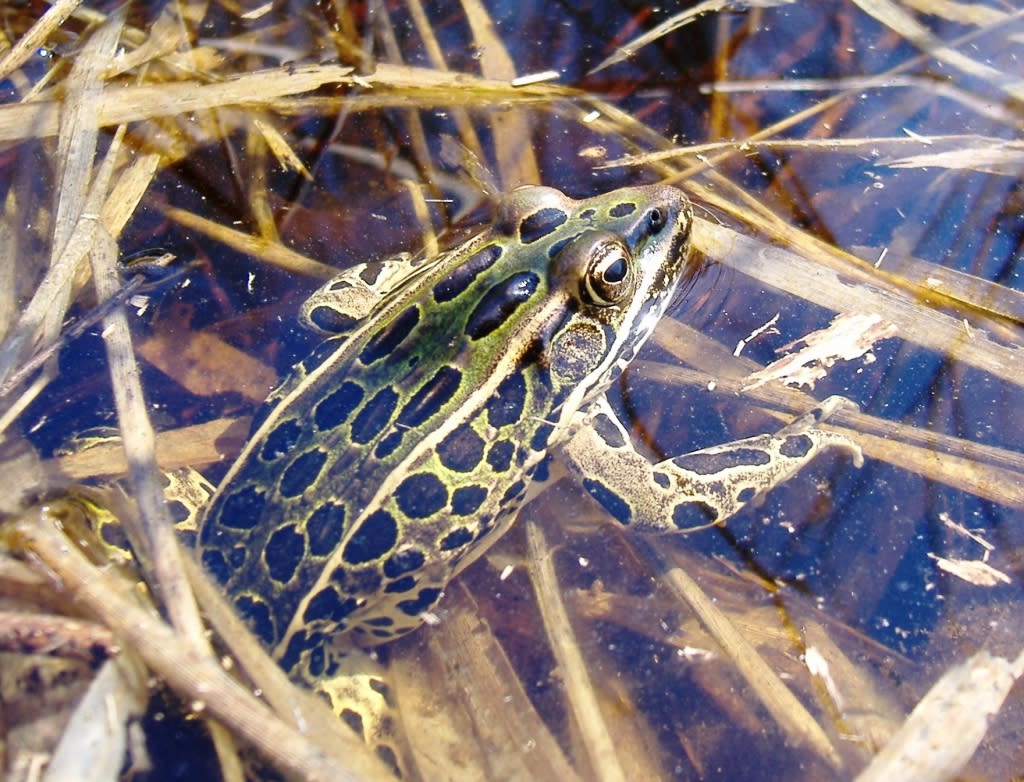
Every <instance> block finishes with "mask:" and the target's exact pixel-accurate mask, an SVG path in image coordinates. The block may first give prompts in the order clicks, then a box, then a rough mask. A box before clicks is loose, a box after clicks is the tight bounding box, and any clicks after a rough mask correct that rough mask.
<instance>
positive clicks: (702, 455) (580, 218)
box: [198, 186, 849, 683]
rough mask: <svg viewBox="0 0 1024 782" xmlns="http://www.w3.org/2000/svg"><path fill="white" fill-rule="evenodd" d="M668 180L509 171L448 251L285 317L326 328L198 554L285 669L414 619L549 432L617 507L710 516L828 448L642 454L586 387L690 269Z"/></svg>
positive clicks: (240, 469)
mask: <svg viewBox="0 0 1024 782" xmlns="http://www.w3.org/2000/svg"><path fill="white" fill-rule="evenodd" d="M691 222H692V210H691V206H690V203H689V201H688V200H687V198H686V197H685V196H684V195H683V193H682V192H681V191H679V190H677V189H675V188H672V187H665V186H650V187H638V188H630V189H622V190H616V191H613V192H610V193H608V194H605V195H600V196H597V197H594V198H589V199H585V200H580V201H576V200H572V199H570V198H568V197H567V196H565V195H563V194H562V193H561V192H559V191H557V190H554V189H551V188H548V187H525V188H521V189H518V190H515V191H513V192H512V193H510V194H509V195H508V196H506V197H505V198H504V200H503V201H502V202H501V204H500V206H499V208H498V210H497V214H496V217H495V219H494V222H493V224H492V225H491V227H490V228H489V229H488V230H487V231H485V232H484V233H483V234H481V235H479V236H477V237H476V238H473V239H471V240H470V241H468V242H466V243H465V244H462V245H461V246H459V247H457V248H455V249H454V250H451V251H449V252H446V253H443V254H440V255H437V256H435V257H430V258H427V259H424V260H420V261H414V260H412V259H410V258H409V257H406V256H400V257H398V258H394V259H391V260H388V261H384V262H378V263H372V264H364V265H362V266H359V267H356V268H354V269H351V270H349V271H347V272H345V273H343V274H342V275H340V276H339V277H337V278H336V279H335V280H333V281H331V282H330V283H328V284H327V285H326V286H324V287H323V288H322V289H321V290H319V291H318V292H316V293H315V294H314V295H313V296H312V298H311V299H310V300H309V301H308V302H307V303H306V304H305V306H304V308H303V313H302V316H303V320H304V321H305V322H306V324H307V325H309V326H310V327H312V328H315V329H318V330H320V331H322V332H324V333H325V334H327V335H328V338H327V339H326V340H325V341H324V342H323V344H322V345H321V347H320V348H319V349H318V350H316V351H315V353H314V355H312V356H311V357H310V358H309V359H307V360H306V361H305V362H303V363H302V364H301V365H299V366H298V367H296V369H295V371H294V373H293V374H292V376H291V377H290V378H289V379H288V380H287V381H285V383H284V384H283V385H282V386H281V387H280V388H279V389H278V390H277V391H275V392H274V393H273V394H272V396H271V398H270V399H269V400H268V402H267V404H266V406H265V408H264V410H263V412H262V413H261V414H260V415H258V416H257V418H256V421H255V422H254V424H253V430H252V435H251V438H250V439H249V441H248V444H247V445H246V447H245V448H244V450H243V451H242V453H241V455H240V456H239V458H238V460H237V462H236V463H235V465H234V466H233V467H232V469H231V470H230V471H229V472H228V474H227V475H226V477H225V478H224V480H223V482H222V483H221V486H220V488H219V489H218V491H217V493H216V495H215V497H214V499H213V501H212V503H211V505H210V507H209V510H208V512H207V514H206V516H205V519H204V520H203V522H202V525H201V528H200V533H199V542H198V546H199V551H200V554H201V559H202V562H203V564H204V565H205V567H206V568H207V569H208V570H209V572H210V573H212V574H213V575H214V576H215V577H216V578H217V579H218V580H219V581H220V582H221V583H222V584H223V586H224V587H225V589H226V591H227V593H228V595H229V596H230V598H231V599H232V601H233V603H234V605H235V606H236V608H237V609H238V611H239V612H240V613H241V615H242V616H243V617H245V618H246V619H247V620H248V622H249V624H250V625H251V627H252V628H253V629H254V631H255V632H256V634H257V635H258V636H259V637H260V638H262V640H263V641H264V642H265V643H266V645H267V646H268V647H269V648H270V649H271V650H272V653H273V654H274V656H275V657H276V659H277V660H278V661H279V662H280V664H281V665H282V667H283V668H284V669H285V670H287V671H288V672H290V673H291V674H292V675H293V676H294V677H295V678H298V679H301V680H303V681H307V682H312V683H317V682H323V681H325V680H326V679H328V678H330V677H331V676H332V675H333V674H334V673H335V671H336V670H337V655H336V653H335V649H336V648H337V645H336V643H335V641H336V639H337V638H338V636H339V635H340V634H342V633H348V634H349V637H350V638H352V639H353V640H355V642H356V644H357V645H366V644H373V643H380V642H384V641H388V640H390V639H392V638H395V637H396V636H399V635H401V634H403V633H406V632H408V631H410V630H412V629H414V628H415V627H417V626H418V625H419V624H420V623H421V621H422V617H423V615H424V614H425V612H427V611H428V610H429V609H430V608H431V607H432V606H433V605H434V604H435V603H436V602H437V600H438V599H439V598H440V597H441V594H442V591H443V590H444V588H445V585H446V584H447V583H448V582H449V581H450V580H451V579H452V578H453V577H454V576H455V575H456V574H457V573H458V572H459V571H460V570H462V569H463V568H465V567H466V566H467V565H468V564H470V563H471V562H473V561H474V560H475V559H477V558H478V557H480V556H481V554H483V553H484V552H485V551H486V550H487V549H488V547H489V546H490V545H491V544H493V543H494V542H495V541H496V540H497V539H498V538H500V537H501V535H502V533H503V532H505V531H506V530H507V529H508V527H509V525H510V524H511V523H512V521H513V520H514V518H515V516H516V512H517V509H518V508H519V507H520V505H521V504H522V502H523V500H524V498H525V497H526V496H527V492H528V489H529V487H530V485H531V482H538V481H542V480H543V479H544V478H545V476H546V473H547V460H548V458H549V455H550V454H552V453H553V452H554V451H555V450H558V451H560V452H561V453H562V455H563V456H564V461H565V462H566V463H567V464H568V465H569V466H570V467H571V468H574V469H575V470H576V471H577V472H578V473H579V475H580V477H581V480H582V483H583V485H584V486H585V487H586V489H587V490H588V491H589V492H590V493H591V494H592V495H593V496H594V497H595V498H596V499H597V500H598V501H599V502H600V503H601V504H602V505H603V506H604V507H605V508H607V509H608V510H609V511H610V513H611V515H612V516H613V517H614V518H615V519H617V520H618V522H620V523H622V524H624V525H627V526H631V527H635V528H637V529H641V530H646V531H653V532H660V531H673V530H678V529H688V528H691V527H693V526H699V525H705V524H708V523H717V522H721V521H722V520H723V519H725V518H726V517H728V516H729V515H730V514H732V513H733V512H735V511H736V509H738V508H739V507H741V506H742V505H743V504H744V503H745V502H746V501H748V500H749V499H750V498H752V497H753V496H754V495H755V494H757V493H759V492H761V491H763V490H765V489H767V488H769V487H770V486H771V485H774V484H775V483H777V482H779V481H780V480H782V479H784V478H785V477H787V476H788V475H790V474H792V473H793V472H795V471H796V470H797V469H799V467H800V466H801V465H803V464H804V463H805V462H806V461H808V460H809V459H810V458H812V457H813V456H814V455H815V454H816V453H817V452H819V451H820V450H821V449H823V448H827V447H830V446H832V445H841V446H843V447H849V444H848V441H845V440H842V439H841V438H838V437H837V436H835V435H830V434H827V433H825V432H822V431H820V430H816V429H813V428H807V427H805V428H802V429H800V430H799V431H785V430H784V432H782V433H780V434H778V435H771V436H768V435H765V436H761V437H760V438H751V439H749V440H746V441H742V442H740V443H738V444H732V445H729V446H720V447H719V448H717V449H708V450H706V451H702V452H699V453H696V454H691V455H689V456H686V457H680V458H676V459H670V460H667V461H664V462H661V463H659V464H652V463H651V462H650V461H649V460H647V459H646V458H645V457H642V456H641V455H640V454H638V453H637V452H636V451H635V450H634V449H633V448H632V446H631V445H630V441H629V436H628V434H627V430H626V429H625V428H624V427H623V425H622V424H621V423H620V422H619V420H618V418H617V417H616V414H615V412H614V411H613V410H612V408H611V407H610V406H609V405H608V404H607V403H606V401H605V400H604V392H605V390H606V389H607V388H608V386H609V384H610V383H612V381H613V380H615V378H616V377H618V376H619V374H621V373H622V371H623V370H624V369H625V368H626V366H627V365H628V364H629V362H630V361H631V360H632V359H633V357H634V356H635V355H636V353H637V351H638V350H639V349H640V347H641V345H643V343H644V341H645V340H646V339H647V338H648V337H649V336H650V334H651V332H652V331H653V329H654V328H655V326H656V324H657V323H658V320H659V318H661V316H662V315H663V313H664V312H665V310H666V308H667V307H668V306H669V304H670V302H671V301H672V299H673V296H674V295H675V294H676V293H677V290H678V288H679V286H680V283H681V282H682V281H683V280H685V279H686V278H687V276H688V275H690V274H691V273H692V272H693V271H694V268H695V264H694V262H693V261H691V260H690V253H689V237H690V229H691Z"/></svg>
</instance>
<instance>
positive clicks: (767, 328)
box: [732, 312, 779, 357]
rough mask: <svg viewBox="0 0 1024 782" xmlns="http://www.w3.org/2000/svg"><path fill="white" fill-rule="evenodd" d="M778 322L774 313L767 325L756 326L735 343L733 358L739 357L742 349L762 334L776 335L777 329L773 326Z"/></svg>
mask: <svg viewBox="0 0 1024 782" xmlns="http://www.w3.org/2000/svg"><path fill="white" fill-rule="evenodd" d="M778 322H779V313H777V312H776V313H775V317H774V318H772V319H771V320H769V321H768V322H767V323H764V324H763V325H761V326H758V327H757V328H756V329H754V330H753V331H751V332H750V333H749V334H748V335H747V336H746V337H744V338H743V339H741V340H740V341H739V342H737V343H736V348H735V349H734V350H733V352H732V354H733V355H734V356H736V357H739V355H740V353H742V352H743V348H745V347H746V346H747V345H749V344H750V343H751V342H753V341H754V340H755V339H757V338H758V337H760V336H761V335H762V334H765V333H768V334H778V333H779V330H778V329H777V328H775V325H776V324H777V323H778Z"/></svg>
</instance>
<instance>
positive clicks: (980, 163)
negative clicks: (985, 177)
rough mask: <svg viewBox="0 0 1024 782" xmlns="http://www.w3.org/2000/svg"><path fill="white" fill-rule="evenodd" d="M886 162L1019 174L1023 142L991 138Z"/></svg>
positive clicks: (900, 165)
mask: <svg viewBox="0 0 1024 782" xmlns="http://www.w3.org/2000/svg"><path fill="white" fill-rule="evenodd" d="M885 162H886V164H887V165H890V166H892V167H893V168H953V169H973V170H974V171H985V172H987V173H990V174H1001V175H1003V176H1014V177H1018V176H1020V175H1021V174H1022V173H1024V143H1022V142H1019V141H1002V142H997V141H990V142H989V143H987V144H979V145H975V146H969V147H966V148H964V149H950V150H946V151H944V152H932V153H929V154H920V155H909V156H907V157H901V158H896V159H895V160H888V161H885Z"/></svg>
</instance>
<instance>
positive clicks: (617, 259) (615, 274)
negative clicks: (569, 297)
mask: <svg viewBox="0 0 1024 782" xmlns="http://www.w3.org/2000/svg"><path fill="white" fill-rule="evenodd" d="M632 260H633V259H632V257H631V256H630V254H629V250H628V249H627V248H626V246H625V245H624V244H623V243H622V242H621V241H618V240H605V241H603V242H600V243H598V244H596V245H595V246H594V248H593V251H592V254H591V259H590V264H589V266H588V267H587V270H586V272H585V274H584V277H583V290H582V292H583V294H584V296H585V298H586V299H588V300H589V301H590V303H592V304H596V305H598V306H601V307H607V306H610V305H612V304H618V303H619V302H621V301H622V300H623V299H624V298H626V297H627V296H628V295H629V293H630V291H631V290H632V288H633V286H632V279H631V276H632V275H631V271H632Z"/></svg>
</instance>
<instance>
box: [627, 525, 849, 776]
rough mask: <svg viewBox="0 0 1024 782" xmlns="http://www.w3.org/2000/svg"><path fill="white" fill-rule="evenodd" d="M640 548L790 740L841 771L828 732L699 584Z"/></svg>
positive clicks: (653, 549) (648, 547)
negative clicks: (803, 746)
mask: <svg viewBox="0 0 1024 782" xmlns="http://www.w3.org/2000/svg"><path fill="white" fill-rule="evenodd" d="M636 545H637V546H638V547H639V548H640V549H641V550H642V551H644V552H645V553H646V556H647V557H648V558H649V559H650V561H651V562H655V563H658V564H659V565H661V566H662V567H663V569H664V570H665V571H666V572H665V576H664V579H663V580H664V583H665V584H666V585H667V586H668V587H669V588H670V589H672V591H673V592H674V593H675V594H676V596H677V597H678V598H679V599H680V600H681V601H682V602H684V603H685V604H686V605H688V606H689V607H690V608H691V609H692V610H693V612H694V613H695V614H696V615H697V618H698V619H699V621H700V623H701V624H702V625H704V627H705V629H707V631H708V632H709V633H710V634H711V636H712V638H714V639H715V641H716V642H717V643H718V645H719V646H720V647H721V649H722V652H723V653H724V654H725V656H726V657H727V658H728V659H729V660H730V661H731V662H732V663H733V664H734V665H735V666H736V668H737V670H738V671H739V672H740V673H741V674H742V676H743V678H744V679H745V680H746V681H747V683H748V684H749V685H750V687H751V689H752V690H753V692H754V693H755V694H756V695H757V697H758V699H759V700H760V701H761V703H762V704H763V705H764V707H765V708H766V709H767V710H768V712H769V713H770V714H771V716H772V718H773V719H774V720H775V721H776V723H777V724H778V725H779V727H780V728H782V730H783V731H784V732H785V734H786V736H787V737H788V738H789V740H790V741H792V742H794V743H796V744H799V745H806V746H808V747H809V748H810V749H811V750H813V751H814V752H815V754H817V755H818V756H819V757H821V758H822V759H823V760H825V761H826V762H827V763H828V764H829V765H831V766H833V767H834V768H837V769H838V768H841V767H842V760H841V759H840V757H839V754H838V753H837V752H836V749H835V747H834V746H833V745H832V742H831V741H830V740H829V738H828V735H827V734H826V733H825V731H824V730H822V728H821V726H820V725H819V724H818V723H817V721H816V720H815V719H814V717H812V716H811V714H810V713H809V712H808V711H807V709H805V708H804V706H803V704H802V703H800V701H799V700H797V699H796V697H795V696H794V695H793V693H792V692H790V690H789V689H788V688H787V687H786V685H785V684H783V682H782V680H781V679H779V677H778V675H777V674H776V673H775V671H773V670H772V669H771V668H770V667H769V666H768V665H767V663H765V662H764V660H763V659H762V658H761V656H760V655H759V654H758V653H757V650H756V649H754V647H753V646H752V645H751V644H750V642H749V641H747V640H746V639H745V638H744V637H743V635H741V634H740V632H739V631H738V630H737V629H736V626H735V625H734V624H733V623H732V622H731V621H730V620H729V617H728V616H726V614H725V613H723V612H722V611H721V610H720V609H719V608H718V607H717V606H716V605H715V604H714V602H713V601H712V600H710V599H709V598H708V596H707V595H706V594H705V593H704V591H703V590H702V589H701V588H700V586H699V585H698V584H697V582H696V581H694V580H693V578H691V577H690V576H689V575H688V574H687V573H686V572H685V571H684V570H683V569H681V568H678V567H669V566H668V565H667V563H665V562H664V559H663V558H662V557H661V555H660V554H659V553H658V552H657V550H656V547H655V546H652V545H651V544H650V543H649V542H648V541H646V540H644V539H639V540H638V541H637V543H636Z"/></svg>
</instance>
